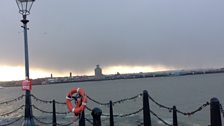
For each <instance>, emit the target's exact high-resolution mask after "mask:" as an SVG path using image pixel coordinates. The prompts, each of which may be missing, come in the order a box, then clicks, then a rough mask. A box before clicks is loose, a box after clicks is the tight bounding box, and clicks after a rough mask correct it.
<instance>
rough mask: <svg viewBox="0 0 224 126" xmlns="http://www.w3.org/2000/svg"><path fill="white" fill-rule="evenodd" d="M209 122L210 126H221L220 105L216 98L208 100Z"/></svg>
mask: <svg viewBox="0 0 224 126" xmlns="http://www.w3.org/2000/svg"><path fill="white" fill-rule="evenodd" d="M210 121H211V126H222V121H221V112H220V103H219V100H218V99H217V98H212V99H211V100H210Z"/></svg>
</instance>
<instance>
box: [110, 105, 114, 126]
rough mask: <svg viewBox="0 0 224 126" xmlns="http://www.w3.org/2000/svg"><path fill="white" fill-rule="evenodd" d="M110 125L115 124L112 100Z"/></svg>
mask: <svg viewBox="0 0 224 126" xmlns="http://www.w3.org/2000/svg"><path fill="white" fill-rule="evenodd" d="M110 126H114V114H113V103H112V101H110Z"/></svg>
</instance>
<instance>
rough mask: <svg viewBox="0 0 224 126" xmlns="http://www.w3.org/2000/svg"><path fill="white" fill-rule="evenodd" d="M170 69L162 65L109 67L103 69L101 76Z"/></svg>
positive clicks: (170, 68)
mask: <svg viewBox="0 0 224 126" xmlns="http://www.w3.org/2000/svg"><path fill="white" fill-rule="evenodd" d="M173 69H174V68H172V67H167V66H163V65H149V66H128V65H127V66H125V65H124V66H122V65H121V66H110V67H106V68H103V69H102V71H103V74H116V73H117V72H119V73H120V74H125V73H140V72H143V73H144V72H156V71H167V70H173Z"/></svg>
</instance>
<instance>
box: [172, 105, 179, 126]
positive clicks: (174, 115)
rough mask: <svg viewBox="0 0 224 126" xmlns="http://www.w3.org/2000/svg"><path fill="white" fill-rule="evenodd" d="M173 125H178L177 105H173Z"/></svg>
mask: <svg viewBox="0 0 224 126" xmlns="http://www.w3.org/2000/svg"><path fill="white" fill-rule="evenodd" d="M173 126H178V123H177V109H176V106H173Z"/></svg>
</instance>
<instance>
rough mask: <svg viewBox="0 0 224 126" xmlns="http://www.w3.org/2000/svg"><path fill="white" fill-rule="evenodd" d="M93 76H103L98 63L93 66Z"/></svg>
mask: <svg viewBox="0 0 224 126" xmlns="http://www.w3.org/2000/svg"><path fill="white" fill-rule="evenodd" d="M95 77H96V78H97V79H99V78H102V77H103V74H102V69H101V68H100V65H96V68H95Z"/></svg>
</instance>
